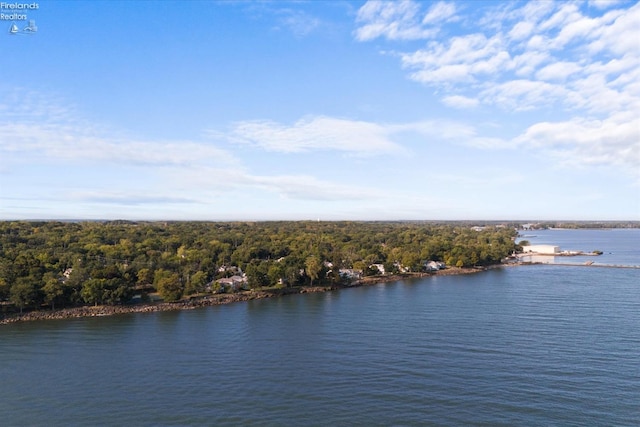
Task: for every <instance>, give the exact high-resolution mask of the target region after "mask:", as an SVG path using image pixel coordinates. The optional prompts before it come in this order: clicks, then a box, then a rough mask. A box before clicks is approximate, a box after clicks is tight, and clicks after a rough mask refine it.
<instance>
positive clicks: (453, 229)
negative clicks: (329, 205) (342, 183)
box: [0, 221, 517, 310]
mask: <svg viewBox="0 0 640 427" xmlns="http://www.w3.org/2000/svg"><path fill="white" fill-rule="evenodd" d="M516 234H517V233H516V230H515V229H514V228H513V227H510V226H502V225H491V226H487V227H473V228H472V227H470V226H469V225H467V224H461V223H453V224H452V223H420V222H311V221H307V222H305V221H296V222H291V221H289V222H169V223H166V222H130V221H110V222H55V221H46V222H45V221H39V222H33V221H8V222H0V300H1V301H4V302H5V304H6V303H7V301H8V302H10V303H12V304H13V305H14V306H15V307H16V308H17V309H19V310H22V309H24V308H39V307H42V306H44V305H46V306H50V307H52V308H56V307H69V306H77V305H83V304H96V305H98V304H123V303H127V302H129V301H130V300H131V299H132V297H133V296H134V295H146V294H149V293H152V292H158V293H160V295H161V296H162V297H163V298H164V299H165V300H167V301H172V300H178V299H181V298H183V297H185V296H188V295H196V294H201V293H206V292H221V291H224V290H225V289H224V287H222V286H221V285H220V283H219V282H218V281H220V282H223V280H222V279H224V278H230V277H238V275H239V274H242V276H243V278H245V279H244V280H245V285H244V286H246V287H248V288H259V287H265V286H273V285H280V286H307V285H319V284H328V283H336V282H338V281H340V280H343V279H344V277H342V276H341V275H340V273H339V272H340V271H341V270H342V269H353V270H358V271H360V272H362V274H363V275H373V274H380V272H381V271H380V270H384V271H385V272H386V273H398V272H401V271H402V272H407V271H413V272H417V271H422V270H423V269H424V268H425V262H426V261H439V262H441V263H445V264H446V265H447V266H456V267H470V266H483V265H490V264H496V263H499V262H500V260H501V259H502V258H504V257H506V256H508V255H509V254H511V253H512V252H513V251H514V250H515V248H516V246H515V243H514V238H515V237H516ZM375 265H377V266H383V268H376V267H373V266H375ZM228 280H231V279H228Z"/></svg>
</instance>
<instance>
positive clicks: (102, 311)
mask: <svg viewBox="0 0 640 427" xmlns="http://www.w3.org/2000/svg"><path fill="white" fill-rule="evenodd" d="M503 266H505V264H496V265H491V266H487V267H477V268H471V267H469V268H459V267H451V268H447V269H445V270H439V271H434V272H429V273H406V274H396V275H389V276H369V277H365V278H362V279H360V280H358V281H356V282H354V283H352V284H349V285H330V286H312V287H302V286H299V287H294V288H277V289H268V290H249V291H242V292H237V293H234V294H214V295H207V296H203V297H191V298H188V299H183V300H180V301H176V302H158V303H141V304H135V305H99V306H81V307H73V308H62V309H55V310H35V311H29V312H26V313H22V314H20V313H14V314H9V315H2V317H1V318H0V325H8V324H12V323H21V322H32V321H38V320H60V319H76V318H82V317H104V316H114V315H118V314H129V313H154V312H160V311H177V310H193V309H196V308H202V307H212V306H216V305H223V304H231V303H235V302H243V301H251V300H256V299H265V298H277V297H283V296H286V295H296V294H306V293H319V292H332V291H337V290H341V289H348V288H355V287H362V286H371V285H377V284H380V283H392V282H398V281H401V280H407V279H419V278H424V277H431V276H453V275H463V274H475V273H480V272H482V271H486V270H488V269H493V268H499V267H503Z"/></svg>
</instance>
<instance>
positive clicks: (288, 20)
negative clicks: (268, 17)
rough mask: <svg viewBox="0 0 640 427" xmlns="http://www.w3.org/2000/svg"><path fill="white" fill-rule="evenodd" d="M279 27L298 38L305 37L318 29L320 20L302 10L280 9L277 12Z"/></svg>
mask: <svg viewBox="0 0 640 427" xmlns="http://www.w3.org/2000/svg"><path fill="white" fill-rule="evenodd" d="M277 16H278V19H277V20H278V23H279V27H278V28H280V27H284V28H286V29H288V30H289V31H291V32H292V33H293V34H294V35H295V36H297V37H304V36H307V35H309V34H310V33H312V32H313V31H315V30H316V29H318V28H319V27H320V26H321V24H322V22H321V21H320V19H319V18H317V17H315V16H313V15H311V14H309V13H307V12H304V11H302V10H293V9H280V10H278V11H277Z"/></svg>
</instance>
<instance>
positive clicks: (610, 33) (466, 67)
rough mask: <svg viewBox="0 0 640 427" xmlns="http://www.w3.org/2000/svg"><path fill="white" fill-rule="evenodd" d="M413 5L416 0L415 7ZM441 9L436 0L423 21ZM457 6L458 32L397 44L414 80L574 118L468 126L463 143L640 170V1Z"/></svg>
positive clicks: (453, 96)
mask: <svg viewBox="0 0 640 427" xmlns="http://www.w3.org/2000/svg"><path fill="white" fill-rule="evenodd" d="M426 7H427V6H425V8H426ZM371 12H372V14H373V12H374V11H373V10H372V11H371ZM419 13H420V12H419V10H417V9H416V8H415V5H414V7H413V8H412V12H411V16H412V17H413V16H415V15H417V14H419ZM447 13H448V12H447ZM447 13H445V6H444V4H441V3H437V4H434V5H432V6H431V9H430V10H429V11H428V12H427V13H426V15H425V16H426V18H425V21H427V22H437V21H438V19H436V17H437V16H441V17H442V19H445V20H446V19H447V18H446V16H447ZM453 13H454V12H453V10H451V14H452V16H453ZM455 13H456V16H455V18H456V19H460V22H462V23H463V24H464V25H459V26H458V27H457V30H458V31H457V32H456V33H455V34H456V36H455V37H451V38H449V39H444V40H433V41H430V42H428V43H427V44H426V45H425V46H424V47H421V48H419V49H415V50H412V51H407V52H396V53H397V56H398V57H399V58H400V60H401V64H402V67H403V68H404V69H406V70H407V71H408V77H409V78H410V79H412V80H414V81H416V82H419V83H422V84H423V85H425V86H429V87H432V88H435V90H436V91H437V93H438V95H439V96H440V99H441V100H442V103H443V104H444V105H446V106H447V107H452V108H458V109H460V108H478V109H480V108H481V107H483V106H489V107H498V108H499V109H501V110H503V111H505V112H515V113H518V112H522V111H535V110H539V111H543V112H552V111H557V112H558V113H561V115H562V117H573V118H572V119H568V120H567V119H564V121H563V120H562V119H559V121H558V122H550V121H543V122H540V123H537V124H536V123H535V122H533V123H532V124H531V123H530V124H529V126H528V127H527V128H526V129H523V130H522V131H521V135H520V137H518V138H516V139H513V140H511V141H507V140H502V139H499V138H498V139H496V138H492V137H485V136H483V135H480V134H476V132H475V129H473V128H472V127H467V128H466V129H465V131H464V132H463V133H465V135H464V137H463V138H464V140H465V141H466V142H465V143H466V144H468V145H472V146H475V147H480V148H496V147H499V148H504V147H507V146H521V147H531V148H533V149H537V150H543V152H544V153H546V154H547V155H549V156H550V157H552V158H554V159H556V160H557V161H560V162H562V163H563V164H572V165H583V166H585V165H607V166H609V167H613V168H617V169H620V170H624V171H626V173H629V174H631V175H633V176H637V175H638V174H639V173H640V164H639V163H638V156H639V155H640V154H639V153H640V149H639V148H640V147H639V146H638V143H639V142H638V141H640V135H638V133H639V132H640V125H639V123H638V118H639V117H640V45H639V43H640V25H638V22H640V3H628V2H606V3H605V2H589V3H583V2H550V1H548V2H547V1H530V2H527V3H509V4H491V5H488V6H486V7H485V8H483V7H482V6H480V7H479V8H477V9H476V10H474V9H472V8H468V9H465V10H462V11H456V12H455ZM377 15H380V11H377ZM478 15H480V16H481V17H480V18H478ZM387 18H388V19H387V20H386V21H385V23H386V25H387V26H392V24H393V23H394V22H395V21H394V19H395V18H394V16H393V15H388V16H387ZM522 117H523V116H522Z"/></svg>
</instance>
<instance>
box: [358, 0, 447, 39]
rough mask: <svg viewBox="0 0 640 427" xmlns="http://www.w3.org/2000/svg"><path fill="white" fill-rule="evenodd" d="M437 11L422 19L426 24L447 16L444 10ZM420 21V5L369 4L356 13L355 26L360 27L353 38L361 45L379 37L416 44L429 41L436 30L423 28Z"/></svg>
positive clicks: (408, 3)
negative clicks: (420, 40)
mask: <svg viewBox="0 0 640 427" xmlns="http://www.w3.org/2000/svg"><path fill="white" fill-rule="evenodd" d="M434 7H435V6H434ZM440 9H442V8H440ZM440 9H438V10H436V11H433V13H432V15H431V16H429V15H427V16H425V17H424V19H427V18H428V19H427V21H428V22H425V24H427V23H431V21H432V20H434V19H437V18H438V16H444V15H445V14H446V11H445V10H440ZM422 21H423V20H422V19H421V15H420V5H419V4H418V3H416V2H414V1H411V0H402V1H368V2H367V3H365V4H364V5H363V6H362V7H361V8H360V9H359V10H358V15H357V17H356V22H358V23H359V24H360V26H359V27H358V28H357V29H356V31H355V36H356V39H358V40H360V41H368V40H373V39H376V38H378V37H384V38H387V39H389V40H416V39H424V38H429V37H432V36H433V35H435V34H436V33H437V29H435V28H428V27H426V26H425V25H423V22H422Z"/></svg>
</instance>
